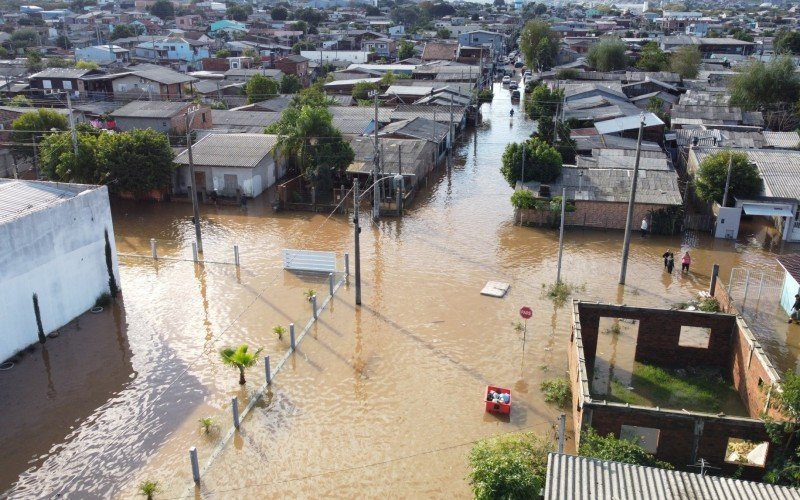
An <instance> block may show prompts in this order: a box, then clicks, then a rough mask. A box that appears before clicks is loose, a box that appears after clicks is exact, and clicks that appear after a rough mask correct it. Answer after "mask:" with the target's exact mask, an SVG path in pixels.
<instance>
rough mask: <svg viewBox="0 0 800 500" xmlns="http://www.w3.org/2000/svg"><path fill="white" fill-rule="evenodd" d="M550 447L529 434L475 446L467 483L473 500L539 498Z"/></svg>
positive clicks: (488, 440) (471, 452)
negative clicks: (470, 488) (470, 487)
mask: <svg viewBox="0 0 800 500" xmlns="http://www.w3.org/2000/svg"><path fill="white" fill-rule="evenodd" d="M553 450H554V446H553V443H552V442H550V441H547V440H545V439H543V438H541V437H539V436H536V435H535V434H534V433H532V432H526V433H521V434H506V435H501V436H498V437H494V438H489V439H484V440H482V441H479V442H477V443H475V446H473V448H472V451H470V454H469V464H470V469H471V470H470V473H469V476H468V477H469V482H470V485H471V486H472V493H473V495H474V497H475V499H476V500H491V499H495V498H538V497H539V492H540V491H541V489H542V488H543V487H544V480H545V476H546V474H547V454H548V453H550V452H551V451H553Z"/></svg>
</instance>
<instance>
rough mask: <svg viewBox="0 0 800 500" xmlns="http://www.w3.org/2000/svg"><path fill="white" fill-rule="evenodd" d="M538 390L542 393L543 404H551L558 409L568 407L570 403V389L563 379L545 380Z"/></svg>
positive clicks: (567, 382) (567, 381) (566, 381)
mask: <svg viewBox="0 0 800 500" xmlns="http://www.w3.org/2000/svg"><path fill="white" fill-rule="evenodd" d="M539 388H540V389H541V390H542V392H543V393H544V400H545V402H547V403H552V404H554V405H556V406H558V407H559V408H566V407H568V406H569V404H570V402H571V401H572V387H571V386H570V385H569V380H567V379H566V378H565V377H561V378H555V379H552V380H545V381H543V382H542V383H541V384H540V385H539Z"/></svg>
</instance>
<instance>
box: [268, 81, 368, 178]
mask: <svg viewBox="0 0 800 500" xmlns="http://www.w3.org/2000/svg"><path fill="white" fill-rule="evenodd" d="M326 105H327V98H326V97H325V95H324V94H323V93H322V92H320V91H319V90H318V89H317V88H315V87H309V88H307V89H303V90H302V91H300V92H299V93H298V94H297V95H296V96H295V97H294V99H292V103H291V104H290V106H289V107H288V108H286V109H285V110H284V112H283V114H282V115H281V119H280V120H278V121H277V122H275V123H273V124H272V125H270V126H269V127H267V128H266V130H265V132H267V133H268V134H277V135H278V136H279V138H280V151H279V153H280V154H281V155H282V156H284V157H285V158H288V159H289V160H290V161H291V162H292V163H293V164H294V166H295V167H297V169H298V170H299V171H300V173H301V174H302V175H303V178H304V179H305V180H306V181H307V182H309V183H310V184H311V185H312V186H313V187H314V188H317V189H320V190H323V191H325V190H328V189H329V188H330V187H332V185H333V180H334V179H335V178H339V177H341V175H342V174H343V173H344V171H345V169H346V168H347V167H348V166H349V165H350V163H352V161H353V158H354V156H355V155H354V153H353V149H352V148H351V147H350V144H349V143H348V142H347V141H345V140H344V139H343V138H342V134H341V132H340V131H339V130H338V129H337V128H335V127H334V126H333V116H332V115H331V113H330V112H329V111H328V110H327V108H326V107H325V106H326Z"/></svg>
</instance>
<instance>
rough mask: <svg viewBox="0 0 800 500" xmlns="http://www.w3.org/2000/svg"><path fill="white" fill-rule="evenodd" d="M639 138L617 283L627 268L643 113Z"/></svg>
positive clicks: (640, 148)
mask: <svg viewBox="0 0 800 500" xmlns="http://www.w3.org/2000/svg"><path fill="white" fill-rule="evenodd" d="M640 118H641V121H640V122H639V138H638V139H637V140H636V161H635V162H634V164H633V180H632V181H631V195H630V199H628V215H627V216H626V217H625V239H624V240H623V243H622V267H621V268H620V270H619V284H620V285H624V284H625V273H626V272H627V270H628V250H629V249H630V245H631V229H632V228H631V224H632V222H633V206H634V204H635V203H636V182H637V179H638V178H639V158H640V156H641V154H642V135H643V134H644V113H642V114H641V115H640Z"/></svg>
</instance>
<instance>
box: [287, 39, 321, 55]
mask: <svg viewBox="0 0 800 500" xmlns="http://www.w3.org/2000/svg"><path fill="white" fill-rule="evenodd" d="M304 50H317V46H316V45H314V43H313V42H306V41H302V42H297V43H296V44H294V45H292V54H299V53H300V52H302V51H304Z"/></svg>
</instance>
